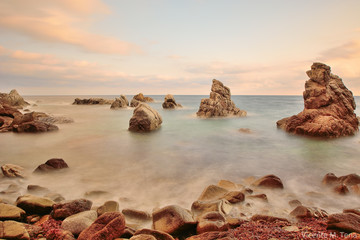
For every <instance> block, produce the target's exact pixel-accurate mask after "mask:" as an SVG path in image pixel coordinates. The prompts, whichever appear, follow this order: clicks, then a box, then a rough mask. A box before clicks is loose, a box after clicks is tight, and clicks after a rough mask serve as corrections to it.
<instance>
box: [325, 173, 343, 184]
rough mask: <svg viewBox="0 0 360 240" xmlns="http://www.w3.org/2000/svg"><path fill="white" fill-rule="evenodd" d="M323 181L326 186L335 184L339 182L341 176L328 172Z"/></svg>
mask: <svg viewBox="0 0 360 240" xmlns="http://www.w3.org/2000/svg"><path fill="white" fill-rule="evenodd" d="M321 182H322V184H324V185H326V186H333V185H336V184H338V183H339V178H338V177H337V176H335V174H333V173H327V174H326V175H325V176H324V177H323V179H322V181H321Z"/></svg>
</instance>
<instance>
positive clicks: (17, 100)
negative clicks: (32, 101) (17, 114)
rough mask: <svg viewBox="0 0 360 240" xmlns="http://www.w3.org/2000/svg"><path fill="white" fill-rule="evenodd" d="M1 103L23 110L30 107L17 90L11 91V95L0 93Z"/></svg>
mask: <svg viewBox="0 0 360 240" xmlns="http://www.w3.org/2000/svg"><path fill="white" fill-rule="evenodd" d="M0 103H5V104H8V105H10V106H12V107H15V108H23V107H25V106H27V105H29V103H28V102H26V101H25V100H24V98H22V97H21V96H20V94H19V93H18V92H17V91H16V90H15V89H13V90H11V91H10V93H0Z"/></svg>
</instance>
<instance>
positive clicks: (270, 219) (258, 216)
mask: <svg viewBox="0 0 360 240" xmlns="http://www.w3.org/2000/svg"><path fill="white" fill-rule="evenodd" d="M251 221H265V222H276V221H281V222H289V220H287V219H286V218H281V217H274V216H268V215H262V214H255V215H254V216H252V217H251Z"/></svg>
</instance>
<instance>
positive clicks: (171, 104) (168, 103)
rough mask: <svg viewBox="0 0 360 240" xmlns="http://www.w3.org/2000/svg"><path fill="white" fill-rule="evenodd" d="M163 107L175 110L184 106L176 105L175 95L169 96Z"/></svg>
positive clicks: (166, 97)
mask: <svg viewBox="0 0 360 240" xmlns="http://www.w3.org/2000/svg"><path fill="white" fill-rule="evenodd" d="M162 107H163V108H165V109H174V108H181V107H182V105H181V104H178V103H176V101H175V98H174V96H173V95H171V94H168V95H166V96H165V98H164V102H163V104H162Z"/></svg>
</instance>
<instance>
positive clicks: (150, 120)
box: [129, 103, 162, 132]
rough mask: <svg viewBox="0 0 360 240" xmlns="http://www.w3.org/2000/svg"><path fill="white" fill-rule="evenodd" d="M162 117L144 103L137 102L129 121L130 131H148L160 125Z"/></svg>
mask: <svg viewBox="0 0 360 240" xmlns="http://www.w3.org/2000/svg"><path fill="white" fill-rule="evenodd" d="M161 123H162V118H161V116H160V114H159V113H158V112H157V111H156V110H155V109H153V108H151V107H150V106H149V105H147V104H145V103H141V104H139V105H138V106H137V107H136V108H135V109H134V113H133V116H132V118H131V119H130V122H129V130H130V131H132V132H149V131H152V130H155V129H157V128H159V127H160V125H161Z"/></svg>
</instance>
